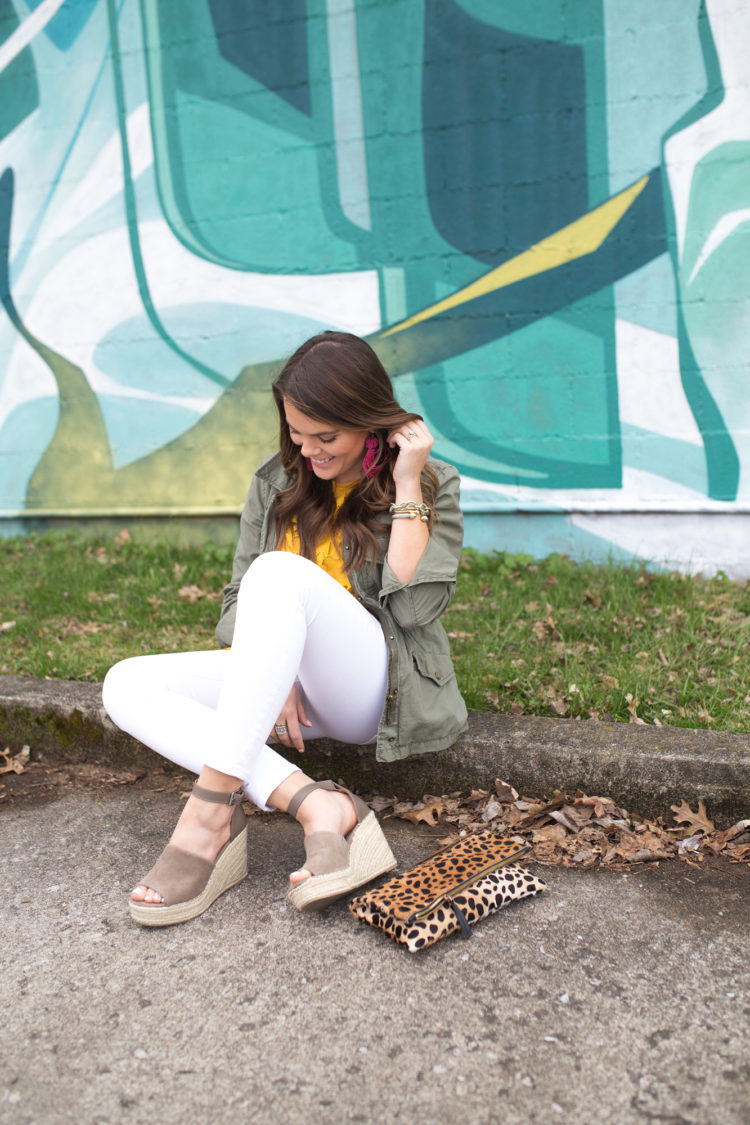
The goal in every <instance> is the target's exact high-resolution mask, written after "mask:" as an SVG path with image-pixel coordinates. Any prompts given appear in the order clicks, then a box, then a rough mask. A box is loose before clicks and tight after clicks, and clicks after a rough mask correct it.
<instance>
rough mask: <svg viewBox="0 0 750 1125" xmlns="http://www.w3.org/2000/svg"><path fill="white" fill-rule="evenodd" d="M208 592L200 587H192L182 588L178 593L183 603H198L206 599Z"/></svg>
mask: <svg viewBox="0 0 750 1125" xmlns="http://www.w3.org/2000/svg"><path fill="white" fill-rule="evenodd" d="M205 596H206V591H205V590H201V588H200V586H196V585H194V584H193V585H190V586H181V587H180V589H179V590H178V591H177V597H178V598H179V599H180V601H181V602H197V601H199V600H200V599H201V598H205Z"/></svg>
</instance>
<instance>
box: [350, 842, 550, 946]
mask: <svg viewBox="0 0 750 1125" xmlns="http://www.w3.org/2000/svg"><path fill="white" fill-rule="evenodd" d="M528 850H529V848H528V845H525V844H516V843H514V842H513V841H512V840H509V839H508V838H507V837H501V836H498V835H496V834H495V833H493V832H481V833H479V834H477V835H476V836H467V837H466V838H465V839H463V840H459V841H458V842H457V843H455V844H451V845H449V846H448V847H447V848H443V849H442V851H439V852H436V853H435V855H433V856H430V857H429V858H428V859H425V860H423V861H422V863H419V864H417V866H416V867H414V868H413V869H412V870H411V871H407V872H405V873H404V874H403V875H397V876H396V877H395V878H393V879H389V880H388V882H387V883H383V884H382V886H380V887H376V888H375V889H374V890H372V891H366V892H365V893H364V894H362V895H358V896H357V898H355V899H353V900H352V902H350V903H349V909H350V911H351V912H352V914H353V915H354V917H355V918H359V920H360V921H361V922H366V923H367V924H368V925H370V926H375V927H376V928H377V929H379V930H383V932H384V933H386V934H388V936H389V937H390V938H392V939H393V941H395V942H397V943H398V944H399V945H404V946H406V948H407V949H408V950H409V952H410V953H416V952H417V951H418V950H420V949H425V948H426V947H427V946H428V945H433V944H434V943H435V942H436V941H439V940H440V939H441V938H443V937H446V936H447V935H448V934H452V933H454V932H455V931H456V930H459V929H460V930H462V932H463V934H464V937H467V938H468V937H471V926H472V925H474V923H475V922H478V921H479V920H480V919H481V918H484V917H485V916H486V915H487V914H493V913H494V912H495V911H496V910H499V909H500V908H501V907H502V906H506V905H507V904H508V903H509V902H514V901H515V900H516V899H520V898H526V897H528V896H529V895H535V894H538V893H539V892H540V891H542V890H544V886H545V885H544V883H543V882H542V881H541V879H537V878H536V876H534V875H532V874H531V872H530V871H527V870H526V868H524V867H520V866H519V865H518V864H516V863H514V862H513V860H515V859H518V858H520V857H521V856H523V855H525V853H526V852H527V851H528Z"/></svg>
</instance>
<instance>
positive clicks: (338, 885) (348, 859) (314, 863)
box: [287, 781, 396, 911]
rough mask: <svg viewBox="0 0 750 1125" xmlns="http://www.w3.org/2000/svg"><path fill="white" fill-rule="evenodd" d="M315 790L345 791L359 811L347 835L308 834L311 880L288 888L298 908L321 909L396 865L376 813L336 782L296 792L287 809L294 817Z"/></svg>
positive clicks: (322, 783) (292, 900) (306, 843)
mask: <svg viewBox="0 0 750 1125" xmlns="http://www.w3.org/2000/svg"><path fill="white" fill-rule="evenodd" d="M313 789H327V790H329V791H331V792H339V793H346V795H347V796H348V797H349V799H350V800H351V801H352V803H353V805H354V808H355V811H356V813H357V823H356V824H355V826H354V828H353V829H352V830H351V832H350V833H349V835H348V836H338V835H336V833H335V832H313V833H312V834H311V835H309V836H306V837H305V864H304V867H305V869H306V870H307V871H310V872H311V875H310V877H309V878H308V879H305V881H304V882H303V883H298V884H297V886H295V887H292V889H291V890H290V891H289V896H288V897H289V901H290V902H291V904H292V906H295V907H296V908H297V910H304V911H314V910H322V909H323V908H324V907H325V906H328V904H329V903H331V902H333V901H334V900H335V899H337V898H341V896H342V895H346V894H348V893H349V892H350V891H353V890H356V888H357V887H361V886H362V885H363V884H364V883H369V882H370V881H371V880H372V879H377V878H378V876H379V875H384V874H385V873H386V871H392V870H393V868H394V867H395V866H396V857H395V856H394V854H393V852H392V851H391V849H390V846H389V844H388V841H387V840H386V838H385V835H384V834H383V829H382V828H381V827H380V824H379V823H378V819H377V817H376V816H375V813H374V812H373V811H372V810H371V809H370V808H368V806H367V805H366V804H365V803H364V801H362V800H361V799H360V798H359V797H356V796H355V795H354V794H353V793H350V792H349V790H348V789H345V788H344V787H343V786H341V785H336V783H335V782H333V781H318V782H314V783H313V784H311V785H306V786H304V787H303V788H302V789H300V791H299V793H296V794H295V796H294V798H293V799H292V801H291V803H290V805H289V808H288V809H287V812H288V813H290V815H291V816H295V815H296V813H297V809H298V808H299V806H300V805H301V804H302V802H303V801H304V799H305V797H306V796H307V795H308V794H309V793H311V792H312V791H313Z"/></svg>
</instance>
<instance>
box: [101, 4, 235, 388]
mask: <svg viewBox="0 0 750 1125" xmlns="http://www.w3.org/2000/svg"><path fill="white" fill-rule="evenodd" d="M107 14H108V17H109V31H110V37H111V40H112V77H113V80H114V88H115V103H116V107H117V124H118V129H119V133H120V149H121V152H122V163H123V192H124V195H125V210H126V215H127V226H128V238H129V241H130V252H131V254H132V256H133V268H134V269H135V274H136V278H137V279H138V291H139V293H140V295H141V301H142V302H143V308H144V311H145V313H146V315H147V316H148V318H149V320H150V321H151V324H152V325H153V327H154V328H155V329H156V331H157V333H158V334H159V336H160V337H161V339H162V340H163V341H164V343H165V344H166V345H167V346H168V347H169V348H171V349H172V351H174V352H176V354H177V355H179V356H180V357H181V358H182V359H185V360H187V362H188V363H189V364H190V366H191V367H194V368H195V369H196V370H197V371H200V372H201V374H202V375H205V376H206V377H207V378H208V379H210V380H211V381H212V382H213V383H218V384H219V386H222V387H226V386H228V384H229V380H228V379H227V378H225V376H224V375H221V374H220V373H219V372H218V371H214V369H213V368H212V367H209V366H208V365H207V364H205V363H201V362H200V361H199V360H197V359H195V358H194V357H193V356H191V355H190V354H189V353H188V352H186V351H185V350H184V349H183V348H181V347H180V346H179V345H178V344H177V343H176V342H175V341H174V340H173V339H172V337H171V336H170V335H169V333H168V332H167V331H166V329H165V328H164V325H163V324H162V322H161V319H160V317H159V314H158V313H157V311H156V309H155V308H154V303H153V301H152V300H151V293H150V292H149V286H148V279H147V277H146V270H145V267H144V264H143V255H142V254H141V247H140V241H139V234H138V214H137V211H136V205H135V194H134V192H133V182H132V175H131V166H130V153H129V151H128V132H127V114H126V111H125V93H124V89H123V81H122V66H121V62H120V46H119V36H118V31H117V10H116V8H115V0H107Z"/></svg>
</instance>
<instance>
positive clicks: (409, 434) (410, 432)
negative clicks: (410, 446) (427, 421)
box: [406, 430, 417, 441]
mask: <svg viewBox="0 0 750 1125" xmlns="http://www.w3.org/2000/svg"><path fill="white" fill-rule="evenodd" d="M416 436H417V431H416V430H407V433H406V440H407V441H411V439H412V438H413V437H416Z"/></svg>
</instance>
